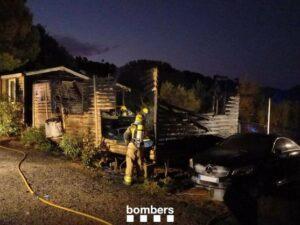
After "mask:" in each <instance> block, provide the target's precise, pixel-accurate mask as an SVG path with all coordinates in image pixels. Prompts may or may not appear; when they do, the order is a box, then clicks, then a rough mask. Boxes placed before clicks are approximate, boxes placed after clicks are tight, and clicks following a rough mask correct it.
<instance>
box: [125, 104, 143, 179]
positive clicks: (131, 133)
mask: <svg viewBox="0 0 300 225" xmlns="http://www.w3.org/2000/svg"><path fill="white" fill-rule="evenodd" d="M147 113H148V109H146V108H144V109H143V110H142V113H138V114H137V115H136V117H135V121H134V123H133V124H131V126H130V127H128V128H127V130H126V131H125V133H124V140H125V143H126V145H128V146H127V152H126V170H125V176H124V183H125V184H126V185H131V184H132V177H133V169H134V166H136V172H137V177H138V179H139V180H140V179H143V178H144V177H143V176H144V173H143V172H144V171H143V163H144V162H143V161H144V160H143V157H144V156H143V139H144V136H145V125H144V117H143V115H142V114H147Z"/></svg>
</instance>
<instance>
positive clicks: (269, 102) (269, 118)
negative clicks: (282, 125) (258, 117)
mask: <svg viewBox="0 0 300 225" xmlns="http://www.w3.org/2000/svg"><path fill="white" fill-rule="evenodd" d="M270 121H271V98H269V99H268V121H267V134H270Z"/></svg>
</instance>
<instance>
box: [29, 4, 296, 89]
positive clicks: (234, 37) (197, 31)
mask: <svg viewBox="0 0 300 225" xmlns="http://www.w3.org/2000/svg"><path fill="white" fill-rule="evenodd" d="M27 2H28V6H29V7H30V9H31V11H32V13H33V15H34V22H35V23H41V24H42V25H44V26H46V29H47V30H48V32H49V33H50V34H51V35H53V36H54V37H55V38H56V39H57V40H58V41H59V42H60V43H61V44H63V45H64V46H65V47H66V48H67V49H68V50H69V51H70V52H71V53H72V54H73V55H83V56H87V57H88V58H90V59H92V60H96V61H101V60H102V59H104V60H105V61H108V62H111V63H114V64H116V65H117V66H122V65H124V64H125V63H127V62H129V61H131V60H136V59H154V60H162V61H166V62H169V63H170V64H171V65H172V66H174V67H175V68H178V69H181V70H190V71H195V72H200V73H202V74H204V75H210V76H212V75H214V74H222V75H227V76H229V77H232V78H235V77H246V78H247V79H251V80H254V81H257V82H259V83H261V84H263V85H268V86H274V87H279V88H289V87H291V86H294V85H296V84H300V1H288V0H280V1H279V0H264V1H263V0H262V1H255V0H240V1H238V0H236V1H234V0H207V1H204V0H203V1H201V0H197V1H191V0H190V1H188V0H186V1H184V0H180V1H175V0H174V1H166V0H148V1H143V0H137V1H133V0H128V1H113V0H107V1H101V0H28V1H27Z"/></svg>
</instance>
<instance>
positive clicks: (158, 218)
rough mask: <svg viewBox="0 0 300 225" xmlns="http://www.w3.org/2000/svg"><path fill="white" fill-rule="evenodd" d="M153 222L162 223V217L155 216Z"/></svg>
mask: <svg viewBox="0 0 300 225" xmlns="http://www.w3.org/2000/svg"><path fill="white" fill-rule="evenodd" d="M153 222H155V223H160V222H161V216H160V215H153Z"/></svg>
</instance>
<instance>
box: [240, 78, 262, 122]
mask: <svg viewBox="0 0 300 225" xmlns="http://www.w3.org/2000/svg"><path fill="white" fill-rule="evenodd" d="M239 93H240V97H241V99H240V119H241V120H242V121H244V122H250V121H252V120H253V119H254V118H255V117H256V106H257V101H256V100H257V97H258V94H259V86H258V85H257V84H255V83H253V82H250V81H246V80H242V81H241V82H240V86H239Z"/></svg>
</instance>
